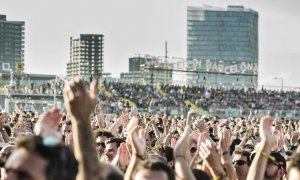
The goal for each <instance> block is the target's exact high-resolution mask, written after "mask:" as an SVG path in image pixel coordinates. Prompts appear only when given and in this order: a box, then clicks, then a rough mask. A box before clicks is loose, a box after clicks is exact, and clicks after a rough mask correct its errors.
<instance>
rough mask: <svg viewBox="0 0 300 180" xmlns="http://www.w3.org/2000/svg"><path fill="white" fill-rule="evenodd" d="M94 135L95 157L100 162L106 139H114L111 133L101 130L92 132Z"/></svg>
mask: <svg viewBox="0 0 300 180" xmlns="http://www.w3.org/2000/svg"><path fill="white" fill-rule="evenodd" d="M94 134H95V139H96V149H97V157H98V159H99V160H100V159H101V156H102V154H103V153H104V150H105V147H106V146H105V141H106V140H107V139H108V138H112V137H114V135H113V134H112V133H111V132H108V131H103V130H96V131H95V132H94Z"/></svg>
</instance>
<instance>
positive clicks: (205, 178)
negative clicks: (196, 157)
mask: <svg viewBox="0 0 300 180" xmlns="http://www.w3.org/2000/svg"><path fill="white" fill-rule="evenodd" d="M192 171H193V174H194V176H195V179H197V180H210V177H209V175H208V174H206V173H205V172H204V171H202V170H199V169H193V170H192Z"/></svg>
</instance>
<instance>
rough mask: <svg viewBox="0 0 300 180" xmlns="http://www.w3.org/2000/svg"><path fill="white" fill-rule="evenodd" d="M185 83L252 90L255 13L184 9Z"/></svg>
mask: <svg viewBox="0 0 300 180" xmlns="http://www.w3.org/2000/svg"><path fill="white" fill-rule="evenodd" d="M187 61H189V62H190V64H195V65H194V66H192V69H193V70H194V71H193V72H190V73H188V76H187V78H188V79H187V81H188V82H189V83H194V84H198V85H209V86H225V87H236V86H238V87H256V86H257V83H258V12H256V11H254V10H252V9H247V8H244V7H243V6H228V7H227V9H223V8H215V7H208V6H206V7H188V8H187Z"/></svg>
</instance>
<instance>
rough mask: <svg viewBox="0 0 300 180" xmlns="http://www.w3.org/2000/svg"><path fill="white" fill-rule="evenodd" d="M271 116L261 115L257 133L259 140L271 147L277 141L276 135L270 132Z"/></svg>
mask: <svg viewBox="0 0 300 180" xmlns="http://www.w3.org/2000/svg"><path fill="white" fill-rule="evenodd" d="M272 121H273V120H272V118H271V117H270V116H266V117H263V118H262V119H261V120H260V127H259V134H260V137H261V140H262V141H264V142H266V143H267V144H268V145H270V146H271V147H273V146H274V145H275V144H276V142H277V135H276V134H272V130H271V126H272Z"/></svg>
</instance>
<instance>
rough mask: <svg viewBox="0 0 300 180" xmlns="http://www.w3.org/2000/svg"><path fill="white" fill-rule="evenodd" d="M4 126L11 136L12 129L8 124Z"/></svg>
mask: <svg viewBox="0 0 300 180" xmlns="http://www.w3.org/2000/svg"><path fill="white" fill-rule="evenodd" d="M3 128H4V129H5V131H6V133H7V135H8V136H11V129H10V127H9V126H8V125H4V126H3Z"/></svg>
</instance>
